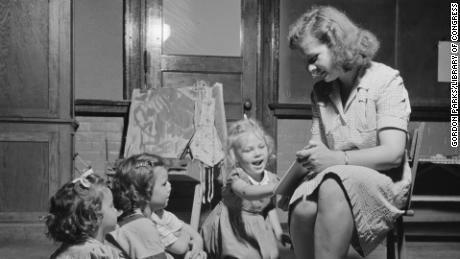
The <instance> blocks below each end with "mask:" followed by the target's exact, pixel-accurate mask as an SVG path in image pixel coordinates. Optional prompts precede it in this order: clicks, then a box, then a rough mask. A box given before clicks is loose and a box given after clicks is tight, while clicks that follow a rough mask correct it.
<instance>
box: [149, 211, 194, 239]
mask: <svg viewBox="0 0 460 259" xmlns="http://www.w3.org/2000/svg"><path fill="white" fill-rule="evenodd" d="M150 219H151V220H152V221H153V223H154V224H155V226H156V227H157V229H158V233H159V234H160V239H161V242H162V243H163V245H164V246H165V247H168V246H170V245H172V244H174V243H175V242H176V241H177V240H178V237H177V236H176V235H175V234H174V233H175V232H177V231H179V230H181V229H182V227H183V226H184V224H185V223H184V222H183V221H182V220H180V219H179V218H177V217H176V215H174V214H173V213H171V212H169V211H167V210H164V211H163V216H162V217H161V218H160V217H159V216H158V215H157V214H156V213H152V215H151V216H150Z"/></svg>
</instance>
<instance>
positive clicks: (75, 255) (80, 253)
mask: <svg viewBox="0 0 460 259" xmlns="http://www.w3.org/2000/svg"><path fill="white" fill-rule="evenodd" d="M118 258H119V257H118V253H117V251H116V250H114V249H112V248H111V247H110V246H106V245H104V244H103V243H101V242H99V241H98V240H96V239H94V238H90V239H88V240H87V241H86V242H84V243H82V244H78V245H71V246H69V245H65V244H63V245H61V246H60V247H59V248H58V249H57V250H56V251H55V252H54V253H53V254H52V255H51V256H50V259H118Z"/></svg>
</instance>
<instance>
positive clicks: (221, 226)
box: [201, 168, 279, 259]
mask: <svg viewBox="0 0 460 259" xmlns="http://www.w3.org/2000/svg"><path fill="white" fill-rule="evenodd" d="M237 179H241V180H243V181H245V182H246V183H248V184H251V185H265V184H268V183H275V182H277V181H278V177H277V176H276V175H275V174H273V173H271V172H268V171H267V170H265V171H264V176H263V179H262V181H260V182H256V181H255V180H253V179H252V178H251V177H250V176H249V175H247V174H246V173H245V172H244V171H243V170H242V169H241V168H236V169H234V170H233V171H232V172H231V173H230V175H229V177H228V180H227V184H226V186H224V188H223V190H222V201H221V202H220V203H219V204H218V205H217V206H216V207H215V208H214V209H213V211H212V212H211V213H210V214H209V216H208V218H207V219H206V220H205V222H204V223H203V226H202V228H201V234H202V236H203V241H204V247H205V250H206V252H208V254H209V258H225V257H227V256H229V257H231V258H238V259H246V258H247V259H257V258H261V259H274V258H279V254H278V246H277V241H276V237H275V234H274V232H273V228H272V225H271V223H270V221H269V219H268V212H269V211H270V210H272V209H274V208H275V198H274V197H267V198H263V199H260V200H252V201H250V200H245V199H242V198H241V197H239V196H237V195H236V194H235V193H234V192H233V190H232V189H231V185H232V182H233V181H235V180H237ZM238 218H239V219H240V220H242V222H243V223H244V229H245V230H246V233H247V234H248V235H249V236H250V237H252V238H253V240H254V241H255V243H256V244H254V245H250V244H249V242H245V241H242V240H240V239H239V238H237V236H236V235H235V233H234V231H233V230H232V225H231V224H230V221H232V222H238ZM253 243H254V242H253Z"/></svg>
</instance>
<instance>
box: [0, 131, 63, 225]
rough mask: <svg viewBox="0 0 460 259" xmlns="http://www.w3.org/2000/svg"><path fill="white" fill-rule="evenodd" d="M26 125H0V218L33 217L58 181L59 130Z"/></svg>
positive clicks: (0, 219) (7, 219) (45, 205)
mask: <svg viewBox="0 0 460 259" xmlns="http://www.w3.org/2000/svg"><path fill="white" fill-rule="evenodd" d="M28 126H30V128H29V129H26V127H27V126H26V127H24V126H22V125H21V126H20V127H18V125H15V124H11V125H4V124H2V125H0V132H1V133H0V157H3V158H4V159H3V162H2V163H1V165H0V172H1V173H0V174H1V179H2V181H1V188H0V221H16V222H17V221H22V220H26V221H37V220H38V218H36V217H35V216H34V215H33V213H32V214H30V213H31V212H42V214H43V212H44V211H46V210H47V209H48V199H49V197H50V195H52V194H53V193H54V191H56V190H57V187H56V185H59V178H60V177H59V171H60V170H59V169H58V168H59V159H58V153H59V149H60V146H59V133H58V132H56V131H54V132H53V131H42V130H45V129H46V128H49V127H42V126H39V125H33V126H32V125H28ZM18 128H21V129H19V130H18ZM68 137H69V138H70V136H68ZM63 154H67V155H70V152H65V151H64V152H63ZM68 169H70V168H68Z"/></svg>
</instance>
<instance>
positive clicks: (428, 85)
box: [397, 0, 451, 107]
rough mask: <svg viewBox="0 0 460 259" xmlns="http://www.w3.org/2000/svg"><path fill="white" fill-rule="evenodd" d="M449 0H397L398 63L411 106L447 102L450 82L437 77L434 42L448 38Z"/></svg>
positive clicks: (446, 103)
mask: <svg viewBox="0 0 460 259" xmlns="http://www.w3.org/2000/svg"><path fill="white" fill-rule="evenodd" d="M450 2H451V1H447V0H441V1H439V0H423V1H416V0H400V1H398V4H399V17H398V18H399V21H400V26H399V31H398V42H397V44H398V67H399V70H400V71H401V74H402V76H403V79H404V82H405V85H406V88H407V89H408V91H409V97H410V99H411V100H410V101H411V105H413V106H425V107H436V106H438V107H439V106H448V105H449V104H450V84H449V83H441V82H438V81H437V72H438V48H437V46H438V42H439V41H447V40H450Z"/></svg>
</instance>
